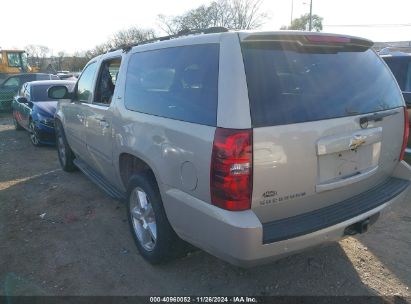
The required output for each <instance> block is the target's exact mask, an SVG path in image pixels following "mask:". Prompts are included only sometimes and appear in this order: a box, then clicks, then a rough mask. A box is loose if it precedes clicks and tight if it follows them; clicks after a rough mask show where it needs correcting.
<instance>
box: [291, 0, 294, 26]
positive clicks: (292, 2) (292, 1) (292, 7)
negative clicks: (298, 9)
mask: <svg viewBox="0 0 411 304" xmlns="http://www.w3.org/2000/svg"><path fill="white" fill-rule="evenodd" d="M293 11H294V0H291V21H290V26H291V25H292V24H293Z"/></svg>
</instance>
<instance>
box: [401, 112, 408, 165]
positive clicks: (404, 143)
mask: <svg viewBox="0 0 411 304" xmlns="http://www.w3.org/2000/svg"><path fill="white" fill-rule="evenodd" d="M409 134H410V125H409V117H408V111H407V108H406V107H404V138H403V139H402V149H401V155H400V160H404V155H405V149H406V148H407V143H408V135H409Z"/></svg>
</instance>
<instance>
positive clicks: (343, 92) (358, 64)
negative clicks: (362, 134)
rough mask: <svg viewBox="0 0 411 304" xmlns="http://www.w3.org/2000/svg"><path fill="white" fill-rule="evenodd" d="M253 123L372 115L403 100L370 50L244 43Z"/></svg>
mask: <svg viewBox="0 0 411 304" xmlns="http://www.w3.org/2000/svg"><path fill="white" fill-rule="evenodd" d="M242 52H243V58H244V65H245V71H246V75H247V84H248V92H249V99H250V107H251V117H252V123H253V126H254V127H261V126H273V125H282V124H291V123H300V122H306V121H316V120H323V119H330V118H336V117H344V116H350V115H358V114H364V113H371V112H376V111H381V110H386V109H391V108H395V107H400V106H402V105H403V104H402V103H403V101H402V97H401V92H400V91H399V90H398V87H397V84H396V82H395V80H394V78H393V77H392V75H391V73H390V72H389V70H388V69H387V68H386V66H385V65H384V64H383V63H382V62H381V59H379V58H378V56H377V55H376V54H375V53H374V51H372V50H365V51H364V50H362V51H355V50H349V51H341V52H335V51H332V50H331V49H327V48H315V49H308V48H304V47H302V46H298V45H297V44H296V43H290V44H284V43H283V44H280V43H278V42H258V43H257V42H254V43H243V45H242Z"/></svg>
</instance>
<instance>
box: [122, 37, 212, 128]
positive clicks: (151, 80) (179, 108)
mask: <svg viewBox="0 0 411 304" xmlns="http://www.w3.org/2000/svg"><path fill="white" fill-rule="evenodd" d="M218 57H219V45H217V44H206V45H195V46H185V47H176V48H168V49H161V50H156V51H149V52H143V53H136V54H134V55H133V56H132V57H131V59H130V64H129V67H128V71H127V80H126V96H125V98H126V99H125V105H126V107H127V108H128V109H130V110H133V111H139V112H143V113H148V114H154V115H158V116H162V117H167V118H173V119H178V120H183V121H188V122H194V123H199V124H204V125H213V126H215V125H216V116H217V98H218V96H217V93H218V92H217V87H218Z"/></svg>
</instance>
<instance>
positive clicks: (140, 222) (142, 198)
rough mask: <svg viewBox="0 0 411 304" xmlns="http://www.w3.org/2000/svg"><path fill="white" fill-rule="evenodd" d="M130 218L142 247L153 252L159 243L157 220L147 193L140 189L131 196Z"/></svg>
mask: <svg viewBox="0 0 411 304" xmlns="http://www.w3.org/2000/svg"><path fill="white" fill-rule="evenodd" d="M130 216H131V220H132V223H133V228H134V232H135V234H136V236H137V239H138V241H139V242H140V244H141V246H143V248H144V249H145V250H147V251H152V250H153V249H154V247H155V245H156V241H157V224H156V219H155V216H154V210H153V206H152V204H151V203H150V201H149V199H148V196H147V193H146V192H145V191H144V190H143V189H141V188H139V187H137V188H135V189H134V190H133V192H132V193H131V196H130Z"/></svg>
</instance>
